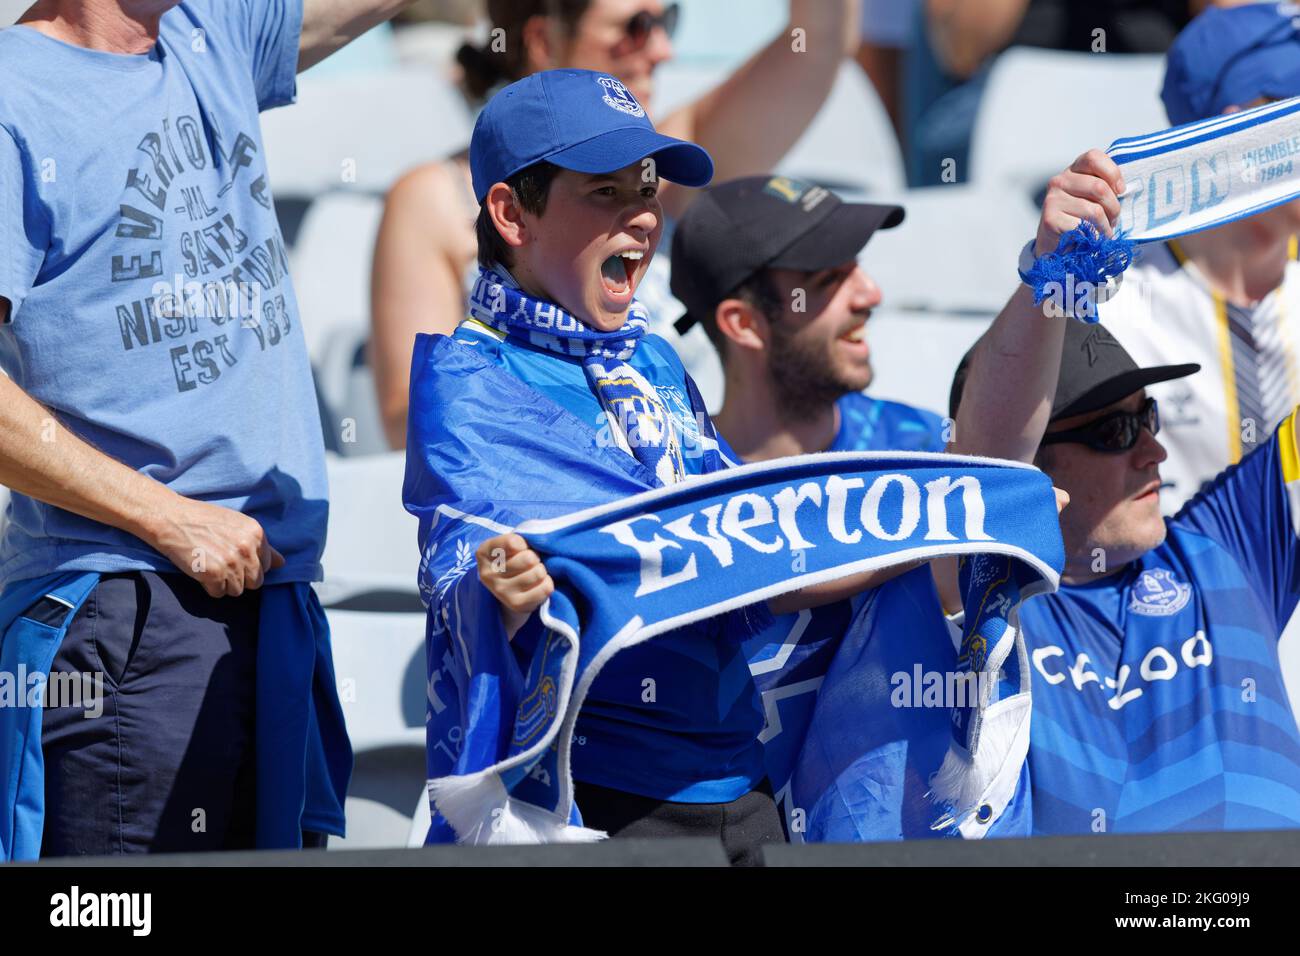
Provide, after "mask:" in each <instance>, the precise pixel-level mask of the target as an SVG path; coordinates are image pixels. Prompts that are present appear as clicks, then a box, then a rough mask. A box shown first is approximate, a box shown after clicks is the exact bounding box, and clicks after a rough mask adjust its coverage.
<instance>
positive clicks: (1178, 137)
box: [1020, 97, 1300, 322]
mask: <svg viewBox="0 0 1300 956" xmlns="http://www.w3.org/2000/svg"><path fill="white" fill-rule="evenodd" d="M1107 152H1108V154H1109V155H1110V157H1111V158H1112V159H1113V160H1114V161H1115V162H1116V164H1118V165H1119V168H1120V171H1121V172H1122V173H1123V175H1124V183H1125V190H1124V193H1123V195H1122V196H1120V222H1119V228H1118V230H1117V231H1116V235H1115V236H1114V237H1113V238H1110V239H1107V238H1106V237H1104V236H1102V235H1100V234H1099V233H1098V231H1097V230H1096V228H1095V227H1093V226H1092V225H1091V224H1090V223H1087V222H1084V223H1081V224H1080V225H1079V226H1078V227H1076V228H1075V229H1073V230H1071V231H1070V232H1068V233H1066V234H1065V235H1064V236H1062V237H1061V240H1060V243H1059V244H1058V246H1057V248H1056V250H1055V251H1054V252H1050V253H1048V254H1046V255H1043V256H1039V257H1038V259H1036V260H1035V261H1034V263H1033V265H1032V266H1031V267H1029V268H1027V269H1022V270H1021V273H1020V277H1021V279H1023V280H1024V281H1025V282H1026V283H1028V284H1029V285H1030V286H1031V287H1032V288H1033V290H1034V303H1035V304H1036V305H1037V304H1039V303H1041V302H1042V301H1043V300H1044V299H1045V298H1047V297H1048V296H1049V295H1051V294H1053V290H1056V291H1057V293H1058V294H1059V290H1061V289H1066V290H1069V289H1072V288H1077V289H1080V290H1092V289H1095V290H1098V291H1097V292H1096V301H1104V299H1105V298H1106V297H1107V293H1105V292H1103V291H1101V290H1102V288H1103V287H1105V286H1106V285H1107V283H1108V281H1109V284H1110V286H1111V291H1112V292H1113V289H1114V287H1115V286H1116V285H1117V283H1118V280H1119V276H1120V275H1121V274H1122V273H1123V272H1124V270H1125V269H1127V268H1128V266H1129V264H1130V263H1131V262H1132V260H1133V255H1134V246H1135V245H1138V244H1141V243H1147V242H1162V241H1164V240H1167V239H1173V238H1176V237H1178V236H1183V235H1187V234H1188V233H1191V232H1199V231H1201V230H1202V229H1211V228H1213V227H1215V226H1221V225H1224V224H1225V223H1229V222H1233V221H1235V220H1237V219H1243V218H1245V217H1246V216H1250V215H1253V214H1255V213H1257V212H1262V211H1263V210H1265V209H1271V208H1272V207H1274V206H1277V205H1280V204H1282V203H1285V202H1289V201H1291V200H1293V199H1296V198H1297V197H1300V97H1296V98H1292V99H1289V100H1282V101H1280V102H1277V103H1267V104H1265V105H1263V106H1259V107H1256V108H1255V109H1251V110H1245V111H1243V112H1240V113H1231V114H1228V115H1226V116H1215V117H1212V118H1210V119H1207V120H1201V121H1199V122H1195V123H1187V124H1184V125H1183V126H1176V127H1174V128H1173V129H1169V130H1164V131H1163V132H1159V133H1152V134H1150V135H1148V136H1132V137H1128V138H1125V139H1118V140H1116V141H1115V142H1114V143H1112V144H1111V146H1110V149H1109V150H1107ZM1073 298H1074V296H1067V299H1073ZM1085 298H1086V299H1087V300H1088V305H1089V306H1090V305H1091V304H1092V293H1089V294H1088V295H1086V296H1085ZM1078 312H1079V317H1081V318H1086V319H1087V320H1088V321H1094V322H1095V321H1096V310H1095V309H1094V308H1090V307H1085V308H1083V309H1081V310H1078Z"/></svg>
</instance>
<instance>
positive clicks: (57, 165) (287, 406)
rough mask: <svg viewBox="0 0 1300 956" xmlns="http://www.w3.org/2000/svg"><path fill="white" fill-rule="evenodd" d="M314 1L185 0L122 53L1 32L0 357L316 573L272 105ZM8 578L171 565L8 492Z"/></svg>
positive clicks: (291, 90) (66, 418)
mask: <svg viewBox="0 0 1300 956" xmlns="http://www.w3.org/2000/svg"><path fill="white" fill-rule="evenodd" d="M301 25H302V2H301V0H189V2H185V3H181V4H180V5H179V6H178V7H176V8H174V9H172V10H170V11H168V12H167V13H166V14H164V15H163V17H162V22H161V32H160V36H159V40H158V42H157V44H155V46H154V48H153V50H151V51H150V52H149V53H147V54H141V55H136V56H127V55H120V54H113V53H105V52H100V51H95V50H89V49H84V48H82V47H76V46H70V45H68V44H65V43H61V42H59V41H57V40H54V39H51V38H49V37H46V36H44V35H43V34H41V33H39V32H37V31H35V30H32V29H30V28H28V27H22V26H15V27H10V28H8V29H5V30H0V295H2V296H4V297H5V298H7V299H9V300H10V302H11V304H12V305H11V321H10V323H9V324H7V325H3V326H0V367H3V369H4V370H5V372H7V373H8V374H9V375H10V376H11V377H12V378H13V380H14V381H15V382H16V383H17V384H18V385H20V386H21V387H22V388H23V389H24V390H25V391H26V392H27V393H28V394H29V395H31V396H32V397H33V398H35V399H36V400H37V401H39V402H41V403H43V404H44V405H45V406H46V407H48V408H49V409H50V410H51V411H52V412H53V413H54V415H56V416H57V417H58V419H59V421H61V422H62V423H63V424H64V425H65V426H66V427H67V428H68V429H69V430H71V431H72V432H74V433H75V434H77V435H79V436H80V437H82V438H84V439H85V440H86V441H88V442H89V443H90V444H92V445H94V446H95V447H97V448H99V449H100V450H101V451H103V452H104V453H106V454H108V455H110V456H112V457H113V458H116V459H118V460H119V461H122V462H124V463H125V464H127V465H129V466H130V467H132V468H135V469H137V470H138V471H140V472H142V473H143V474H145V475H148V476H150V477H152V478H155V479H157V480H158V481H160V482H162V483H164V484H166V485H167V486H168V487H170V488H171V489H172V490H174V491H176V492H178V493H179V494H181V495H184V496H186V497H189V498H196V499H200V500H203V501H207V502H211V503H214V504H218V505H223V506H226V507H229V508H233V509H237V510H239V511H242V512H244V513H245V514H247V515H249V516H251V517H253V518H255V519H256V520H257V521H258V522H260V523H261V524H262V526H263V527H264V528H265V530H266V532H267V536H268V538H269V540H270V542H271V544H272V545H273V546H274V547H275V548H277V549H278V550H279V551H280V552H281V553H282V554H283V555H284V557H285V559H286V564H285V566H284V567H283V568H281V569H279V570H277V571H275V572H272V573H271V574H270V575H268V578H267V580H268V581H269V582H272V583H274V582H283V581H310V580H314V579H317V578H319V576H320V555H321V551H322V547H323V544H324V539H325V520H326V513H327V510H328V504H327V501H326V483H325V468H324V454H323V448H322V443H321V426H320V419H319V415H318V413H317V406H316V400H315V398H314V392H313V389H312V383H311V370H310V366H309V363H308V359H307V351H306V347H305V345H304V342H303V335H302V326H301V322H300V320H299V316H298V304H297V301H296V300H295V298H294V293H293V287H292V285H291V284H290V282H289V276H288V273H287V255H286V251H285V246H284V242H283V239H282V238H281V235H280V230H279V226H278V224H277V221H276V217H275V210H274V207H273V205H272V201H271V187H270V183H269V182H268V180H267V172H266V159H265V156H264V155H263V149H262V136H261V130H260V128H259V121H258V113H259V112H260V111H261V110H263V109H269V108H270V107H273V106H280V105H284V104H287V103H290V102H292V101H293V98H294V95H295V74H296V72H297V62H298V42H299V33H300V31H301ZM9 518H10V520H9V521H8V523H7V526H6V529H5V533H4V538H3V541H2V542H0V584H4V583H7V582H10V581H14V580H19V579H23V578H30V577H34V576H37V575H40V574H46V573H49V572H52V571H62V570H90V571H106V572H107V571H123V570H132V569H146V568H149V569H156V570H175V568H174V567H173V566H172V565H171V564H170V563H169V562H168V561H167V560H166V559H165V558H163V557H162V555H160V554H158V553H157V552H155V551H153V550H152V549H151V548H149V547H148V546H146V545H145V544H144V543H143V542H142V541H140V540H139V539H137V538H135V537H133V536H132V535H130V534H127V533H126V532H123V531H120V530H117V529H115V528H110V527H107V526H105V525H102V524H99V523H97V522H94V521H90V520H87V519H85V518H81V517H79V516H76V515H73V514H71V513H69V512H67V511H63V510H60V509H58V508H54V507H51V506H49V505H45V504H42V503H40V502H37V501H35V500H33V499H31V498H28V497H25V496H23V495H19V494H15V495H14V496H13V501H12V504H11V510H10V516H9Z"/></svg>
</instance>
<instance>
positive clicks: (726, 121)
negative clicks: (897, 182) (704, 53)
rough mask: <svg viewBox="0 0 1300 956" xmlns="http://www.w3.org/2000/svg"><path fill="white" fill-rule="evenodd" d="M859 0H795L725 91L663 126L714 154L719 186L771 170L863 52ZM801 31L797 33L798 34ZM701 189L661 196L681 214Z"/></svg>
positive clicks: (672, 191)
mask: <svg viewBox="0 0 1300 956" xmlns="http://www.w3.org/2000/svg"><path fill="white" fill-rule="evenodd" d="M859 7H860V4H859V3H858V0H790V21H789V23H787V24H786V25H785V27H784V28H783V29H782V30H781V32H780V33H778V34H777V35H776V37H775V38H774V39H773V40H772V42H771V43H769V44H768V45H767V46H766V47H764V48H763V49H761V50H759V51H758V52H757V53H755V54H754V55H753V56H752V57H751V58H750V59H749V60H748V61H746V62H745V63H744V64H743V65H742V66H741V67H740V68H739V69H738V70H736V72H735V73H733V74H732V75H731V76H730V77H728V78H727V79H726V80H724V81H723V82H722V83H721V84H720V85H719V86H718V87H716V88H715V89H713V90H711V91H710V92H708V93H706V94H705V95H704V96H702V97H700V99H698V100H696V101H695V102H693V103H691V104H689V105H687V106H684V107H682V108H681V109H679V110H675V111H674V112H673V113H671V114H669V115H668V116H667V117H665V118H664V119H663V120H662V121H661V122H659V123H657V124H656V125H657V126H658V128H659V131H660V132H662V133H666V134H667V135H669V136H676V137H679V138H681V139H687V140H691V141H693V142H696V143H699V144H700V145H701V146H703V147H704V148H705V149H707V150H708V151H709V154H710V155H711V156H712V157H713V166H714V173H713V181H714V182H722V181H724V180H727V179H734V178H736V177H737V176H750V175H756V174H759V173H766V172H770V171H771V170H772V167H773V166H775V165H776V164H777V162H778V161H779V160H780V159H781V157H782V156H784V155H785V154H786V153H787V152H788V151H789V149H790V147H791V146H793V145H794V144H795V141H796V140H798V139H799V137H800V136H801V135H803V132H804V130H805V129H807V128H808V124H809V123H811V122H812V120H813V117H814V116H816V115H817V111H818V110H819V109H820V108H821V106H822V104H823V103H825V102H826V97H827V96H828V95H830V91H831V87H832V86H833V85H834V84H835V75H836V73H837V71H838V70H839V66H840V63H841V62H842V61H843V59H844V58H845V57H846V56H851V55H852V54H853V52H854V51H855V50H856V49H857V43H858V38H859V37H858V34H859V30H858V17H859ZM796 30H798V31H801V32H800V33H795V31H796ZM694 193H695V191H694V190H689V189H679V188H675V187H670V188H665V189H664V190H663V191H662V193H661V199H662V201H663V204H664V207H665V208H666V209H667V210H668V212H669V213H670V214H671V215H673V216H674V217H676V216H680V215H681V214H682V213H683V212H684V211H685V209H686V206H687V205H688V204H689V202H690V199H691V197H693V196H694Z"/></svg>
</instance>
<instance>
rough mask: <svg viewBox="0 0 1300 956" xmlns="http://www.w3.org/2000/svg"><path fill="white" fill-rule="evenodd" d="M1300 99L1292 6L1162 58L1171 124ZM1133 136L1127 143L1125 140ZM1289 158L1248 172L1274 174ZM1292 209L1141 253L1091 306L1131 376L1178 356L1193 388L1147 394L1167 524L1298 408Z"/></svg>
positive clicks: (1298, 26)
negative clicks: (1154, 418) (1157, 420)
mask: <svg viewBox="0 0 1300 956" xmlns="http://www.w3.org/2000/svg"><path fill="white" fill-rule="evenodd" d="M1292 96H1300V6H1297V5H1296V4H1294V3H1252V4H1246V5H1244V6H1238V7H1232V8H1212V9H1208V10H1206V11H1205V12H1204V13H1202V14H1201V15H1200V16H1198V17H1197V18H1196V19H1195V20H1193V21H1192V22H1191V23H1190V24H1188V25H1187V27H1186V28H1185V29H1184V30H1183V31H1182V33H1180V34H1179V36H1178V38H1177V40H1176V41H1175V42H1174V44H1173V46H1172V47H1171V48H1170V50H1169V53H1168V57H1167V61H1166V70H1165V80H1164V88H1163V90H1162V91H1161V98H1162V99H1163V100H1164V104H1165V111H1166V112H1167V113H1168V115H1169V121H1170V122H1171V123H1174V124H1182V123H1189V122H1192V121H1194V120H1202V119H1208V118H1209V117H1212V116H1218V115H1221V114H1227V113H1235V112H1238V111H1240V110H1242V109H1248V108H1250V107H1254V106H1260V105H1263V104H1264V103H1268V102H1271V101H1274V100H1281V99H1287V98H1289V97H1292ZM1126 132H1132V131H1126ZM1295 162H1300V157H1296V156H1286V155H1279V156H1277V157H1275V158H1273V159H1272V160H1270V161H1267V162H1261V163H1260V164H1259V166H1258V170H1259V174H1260V175H1261V176H1268V175H1270V174H1277V173H1284V172H1285V170H1286V168H1287V167H1288V166H1289V165H1291V164H1293V163H1295ZM1297 233H1300V202H1290V203H1285V204H1283V205H1281V206H1277V207H1275V208H1273V209H1270V210H1268V211H1266V212H1263V213H1260V214H1259V215H1256V216H1251V217H1249V218H1246V219H1241V220H1237V221H1235V222H1230V223H1228V224H1226V225H1223V226H1219V227H1217V228H1215V229H1207V230H1206V231H1204V232H1200V233H1193V234H1192V235H1188V236H1183V237H1182V238H1180V239H1176V240H1170V241H1169V242H1164V243H1153V244H1151V245H1149V246H1145V247H1143V254H1142V256H1141V257H1140V258H1139V259H1138V261H1137V262H1135V263H1134V265H1133V267H1132V268H1130V269H1129V270H1128V272H1127V273H1126V274H1125V277H1124V285H1123V286H1122V287H1121V288H1120V290H1119V292H1118V293H1117V294H1116V295H1115V296H1114V297H1112V298H1111V299H1110V300H1109V301H1107V302H1105V303H1103V304H1101V305H1099V306H1098V315H1099V316H1100V318H1101V321H1102V322H1103V323H1105V325H1106V326H1107V327H1108V328H1109V329H1110V330H1111V331H1112V332H1113V333H1114V334H1115V336H1116V338H1118V339H1119V340H1120V342H1122V343H1123V344H1124V347H1125V348H1126V349H1127V350H1128V351H1129V353H1130V354H1132V355H1133V357H1134V358H1135V359H1136V360H1137V361H1138V362H1139V363H1156V362H1162V361H1165V360H1166V358H1167V357H1169V356H1175V355H1177V356H1181V357H1184V358H1188V359H1192V360H1195V361H1198V362H1200V363H1201V364H1202V365H1203V366H1204V368H1205V371H1204V372H1202V373H1201V374H1200V375H1198V376H1196V377H1195V378H1194V379H1188V380H1186V381H1177V382H1170V383H1167V384H1165V385H1162V386H1159V387H1158V388H1156V389H1155V390H1153V393H1152V394H1153V395H1154V396H1155V397H1156V398H1158V399H1159V400H1160V404H1161V407H1162V408H1163V410H1164V413H1165V429H1166V437H1165V442H1164V444H1165V447H1166V450H1167V451H1168V454H1169V459H1168V461H1167V462H1166V463H1165V465H1164V468H1163V477H1164V478H1165V482H1166V487H1165V488H1164V490H1162V492H1161V505H1162V510H1163V511H1164V513H1165V514H1170V515H1171V514H1173V513H1174V512H1176V511H1177V510H1178V509H1179V508H1180V507H1181V506H1182V504H1183V503H1184V502H1185V501H1186V500H1187V499H1188V498H1189V497H1190V496H1192V495H1194V494H1195V493H1196V492H1197V491H1198V490H1199V489H1200V488H1201V486H1202V485H1204V484H1205V483H1206V482H1208V481H1210V480H1211V479H1212V478H1213V477H1214V476H1215V475H1217V474H1218V473H1219V472H1220V471H1222V470H1223V469H1224V468H1225V467H1227V466H1228V465H1230V464H1232V463H1234V462H1236V461H1239V460H1241V458H1242V457H1243V456H1244V455H1246V454H1247V453H1248V452H1250V451H1251V449H1253V448H1257V447H1260V446H1263V445H1266V444H1267V443H1268V439H1269V435H1271V434H1272V432H1273V429H1274V428H1275V427H1276V426H1277V423H1278V422H1280V421H1281V420H1282V419H1283V418H1284V417H1285V416H1286V415H1287V414H1288V413H1289V412H1290V411H1291V409H1292V407H1293V406H1295V405H1296V403H1298V402H1300V261H1297V260H1298V259H1300V255H1298V251H1300V250H1298V248H1297V238H1296V235H1297Z"/></svg>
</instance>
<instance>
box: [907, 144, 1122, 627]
mask: <svg viewBox="0 0 1300 956" xmlns="http://www.w3.org/2000/svg"><path fill="white" fill-rule="evenodd" d="M1123 191H1124V181H1123V177H1122V176H1121V175H1120V171H1119V167H1118V166H1116V165H1115V163H1114V162H1113V161H1112V160H1111V158H1110V157H1109V156H1107V155H1106V154H1105V153H1103V152H1101V151H1100V150H1096V149H1092V150H1089V151H1088V152H1086V153H1084V154H1083V155H1082V156H1080V157H1079V158H1078V159H1076V160H1075V161H1074V162H1073V163H1072V164H1071V165H1070V168H1069V169H1067V170H1065V171H1064V172H1062V173H1060V174H1058V175H1057V176H1054V177H1053V178H1052V180H1051V182H1050V183H1049V186H1048V191H1047V197H1046V198H1045V199H1044V200H1043V213H1042V216H1041V218H1040V219H1039V221H1038V234H1037V236H1036V237H1035V239H1034V255H1035V256H1041V255H1044V254H1046V253H1048V252H1052V251H1054V250H1055V249H1056V246H1057V243H1058V242H1059V241H1060V238H1061V236H1062V235H1064V234H1065V233H1067V232H1069V231H1070V230H1071V229H1073V228H1074V227H1075V226H1077V225H1078V224H1079V222H1080V221H1081V220H1084V219H1087V220H1088V221H1089V222H1091V223H1092V224H1093V225H1095V226H1097V228H1099V229H1100V230H1102V232H1104V233H1105V234H1106V235H1108V236H1109V235H1112V234H1113V233H1114V227H1113V225H1112V224H1113V223H1116V222H1118V221H1119V199H1118V198H1116V197H1117V196H1119V194H1120V193H1122V192H1123ZM1074 321H1077V320H1076V319H1069V318H1060V317H1055V316H1051V315H1048V314H1046V313H1045V312H1044V309H1043V307H1042V306H1041V305H1034V296H1033V292H1032V291H1031V290H1030V289H1029V287H1028V286H1026V285H1024V284H1021V285H1020V286H1019V287H1018V288H1017V289H1016V291H1015V293H1013V294H1012V296H1011V299H1010V301H1009V302H1007V304H1006V307H1005V308H1003V310H1002V312H1001V313H1000V314H999V315H998V317H997V318H996V319H994V320H993V324H992V325H991V326H989V329H988V331H986V332H985V333H984V335H983V336H982V337H981V338H980V340H979V342H978V343H976V351H975V355H974V356H973V358H972V360H971V364H970V369H969V371H968V373H967V376H966V383H965V385H964V386H963V388H962V398H961V407H960V408H959V409H958V410H957V421H956V425H955V428H954V429H953V440H952V441H951V442H950V443H949V444H948V449H947V450H948V451H949V452H952V453H953V454H966V455H982V456H984V457H987V458H1007V459H1010V460H1012V461H1023V462H1032V461H1033V460H1034V457H1035V455H1036V454H1037V453H1038V445H1039V443H1040V442H1041V441H1042V440H1043V433H1044V432H1045V431H1047V423H1048V421H1049V420H1050V419H1051V417H1052V399H1053V397H1054V396H1055V394H1056V380H1057V378H1058V377H1059V374H1060V370H1061V346H1062V344H1063V343H1064V340H1065V323H1066V322H1074ZM1066 501H1068V498H1063V493H1062V492H1059V491H1058V493H1057V507H1058V509H1059V508H1061V507H1063V506H1064V504H1065V502H1066ZM930 568H931V570H932V571H933V573H934V580H935V586H936V587H937V588H938V591H939V598H940V600H941V601H942V602H943V606H944V609H945V610H946V611H949V612H952V611H956V610H957V609H958V608H960V607H961V593H960V590H959V588H958V585H957V560H956V559H955V558H941V559H939V560H937V561H932V562H930Z"/></svg>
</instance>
